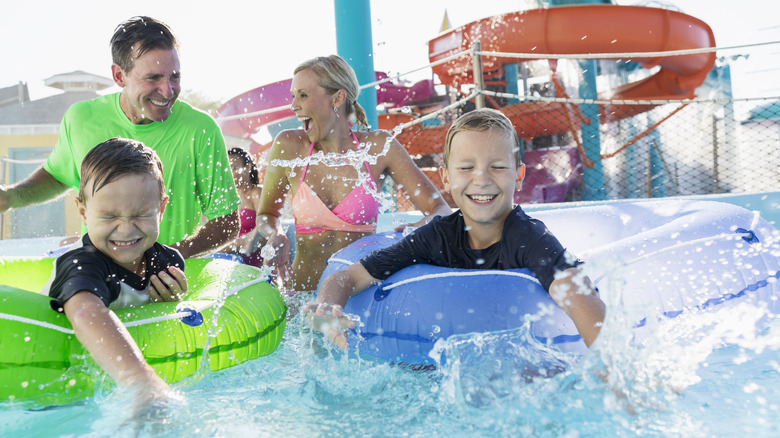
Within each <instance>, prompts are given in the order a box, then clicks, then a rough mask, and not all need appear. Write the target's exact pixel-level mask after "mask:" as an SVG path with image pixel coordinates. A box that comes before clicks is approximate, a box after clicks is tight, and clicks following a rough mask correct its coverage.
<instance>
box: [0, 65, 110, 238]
mask: <svg viewBox="0 0 780 438" xmlns="http://www.w3.org/2000/svg"><path fill="white" fill-rule="evenodd" d="M44 83H45V85H47V86H49V87H53V88H58V89H60V90H63V91H64V92H63V93H60V94H57V95H54V96H49V97H45V98H43V99H38V100H30V97H29V93H28V91H27V84H25V83H22V82H20V83H19V84H17V85H13V86H10V87H5V88H0V184H4V185H7V184H13V183H15V182H18V181H21V180H23V179H24V178H26V177H27V176H28V175H30V173H32V172H33V171H34V170H35V169H36V168H38V167H39V166H40V165H41V164H42V163H43V162H44V161H45V160H46V157H48V156H49V153H50V152H51V150H52V148H54V145H55V144H56V143H57V135H58V132H59V127H60V122H61V121H62V116H63V115H64V114H65V111H66V110H67V109H68V108H70V106H71V105H73V104H74V103H76V102H80V101H83V100H89V99H94V98H96V97H98V96H99V95H98V93H97V92H98V91H100V90H104V89H106V88H109V87H111V86H113V85H114V82H113V81H112V80H111V79H110V78H106V77H103V76H98V75H94V74H91V73H86V72H83V71H74V72H70V73H63V74H58V75H54V76H52V77H50V78H48V79H46V80H45V81H44ZM73 199H74V194H73V193H72V192H69V193H68V194H67V195H66V196H65V197H60V198H58V199H55V200H54V201H51V202H48V203H46V204H42V205H36V206H30V207H26V208H21V209H18V210H12V211H9V212H6V213H5V214H2V215H0V238H2V239H15V238H29V237H41V236H52V235H54V236H64V235H76V234H78V233H79V231H80V227H81V225H80V224H81V221H80V220H79V218H78V213H77V212H76V209H75V208H70V207H72V206H73V205H74V204H73V202H74V201H73Z"/></svg>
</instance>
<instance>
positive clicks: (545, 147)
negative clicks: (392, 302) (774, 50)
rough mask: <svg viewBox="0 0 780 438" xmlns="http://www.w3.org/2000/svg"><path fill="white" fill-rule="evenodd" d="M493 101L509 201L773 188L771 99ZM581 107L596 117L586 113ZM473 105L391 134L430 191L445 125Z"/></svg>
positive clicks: (775, 112) (779, 116) (776, 109)
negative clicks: (508, 145)
mask: <svg viewBox="0 0 780 438" xmlns="http://www.w3.org/2000/svg"><path fill="white" fill-rule="evenodd" d="M501 103H502V102H497V101H496V100H495V99H493V100H492V101H491V100H488V105H487V106H494V107H498V109H499V110H500V111H502V112H503V113H504V114H506V115H507V116H508V117H509V118H510V119H511V120H512V122H513V123H514V125H515V127H516V128H517V131H518V133H519V134H520V137H521V145H520V147H521V150H522V151H523V160H524V162H525V163H526V166H527V176H526V180H525V183H524V187H523V190H522V191H521V192H518V193H516V194H515V201H516V202H519V203H549V202H563V201H579V200H593V199H625V198H656V197H666V196H678V195H703V194H714V193H751V192H763V191H776V190H780V173H779V172H778V171H777V170H776V169H775V166H776V163H778V158H780V100H778V98H761V99H742V100H735V99H728V98H717V99H709V100H706V99H703V100H697V99H691V100H667V101H658V100H653V101H646V102H641V103H625V102H623V103H613V102H605V101H597V100H593V101H587V100H582V99H550V100H548V101H545V100H542V101H529V102H521V103H519V104H509V105H503V106H502V105H501ZM587 105H591V106H595V107H592V108H591V111H590V114H593V115H594V116H595V115H596V114H598V116H595V117H594V116H591V117H586V116H585V115H584V114H585V113H586V112H585V111H583V108H585V106H587ZM473 107H474V106H473V105H472V104H466V105H462V106H460V107H459V108H457V109H456V110H454V111H451V112H448V113H446V114H440V115H439V116H438V117H437V118H436V119H434V120H432V121H428V123H426V125H427V126H422V125H421V124H418V125H413V126H410V127H407V128H405V129H404V130H403V131H402V132H400V133H399V134H398V135H397V139H398V140H399V141H400V142H401V143H402V144H404V146H406V148H407V149H408V150H409V152H410V154H412V155H413V156H414V157H415V158H416V160H417V162H418V165H419V166H420V167H421V168H423V170H424V171H425V173H426V175H428V176H429V178H430V179H431V180H432V181H433V182H434V184H436V185H437V186H438V187H439V188H440V189H441V188H442V187H441V184H440V181H439V177H438V173H437V171H436V168H437V167H438V166H439V165H440V164H441V153H442V149H443V145H444V137H445V135H446V131H447V128H448V127H449V125H448V124H447V122H449V121H451V120H452V119H453V118H454V117H457V116H458V115H459V114H462V113H463V112H465V111H469V110H471V109H473ZM594 108H598V110H597V111H596V110H594ZM585 109H587V108H585ZM593 119H597V120H593ZM583 126H585V127H586V129H583ZM587 126H590V127H591V129H590V130H588V129H587ZM594 126H598V129H596V128H593V127H594ZM583 132H590V134H586V135H585V136H584V137H583ZM445 197H446V196H445ZM397 199H398V208H399V210H405V209H410V208H412V206H411V204H410V203H409V202H408V200H407V199H405V198H404V197H403V195H401V194H400V192H399V194H398V196H397Z"/></svg>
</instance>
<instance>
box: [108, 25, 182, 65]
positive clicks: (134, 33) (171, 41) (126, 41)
mask: <svg viewBox="0 0 780 438" xmlns="http://www.w3.org/2000/svg"><path fill="white" fill-rule="evenodd" d="M156 49H163V50H171V49H176V50H178V49H179V42H178V41H177V40H176V37H175V36H174V35H173V31H171V28H170V27H168V25H167V24H165V23H163V22H162V21H159V20H155V19H154V18H151V17H144V16H139V17H133V18H130V19H129V20H127V21H124V22H122V23H120V24H119V26H117V27H116V29H115V30H114V35H113V36H112V37H111V57H112V60H113V62H114V63H116V64H119V67H121V68H122V70H124V71H125V72H129V71H130V70H132V69H133V66H134V65H135V58H137V57H140V56H141V55H143V54H144V53H146V52H148V51H150V50H156ZM136 50H137V52H136Z"/></svg>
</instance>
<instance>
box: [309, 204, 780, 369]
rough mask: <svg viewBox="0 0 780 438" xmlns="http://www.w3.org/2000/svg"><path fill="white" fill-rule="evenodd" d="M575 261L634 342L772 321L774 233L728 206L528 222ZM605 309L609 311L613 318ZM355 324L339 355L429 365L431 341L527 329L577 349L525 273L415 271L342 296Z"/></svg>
mask: <svg viewBox="0 0 780 438" xmlns="http://www.w3.org/2000/svg"><path fill="white" fill-rule="evenodd" d="M533 216H534V217H538V218H539V219H541V220H542V221H544V222H545V224H546V225H547V226H548V228H550V230H551V231H552V232H553V233H554V234H555V235H556V236H558V238H559V239H560V240H561V242H562V243H564V245H565V246H567V247H568V249H569V250H570V251H572V252H573V253H574V254H576V255H578V256H580V257H581V258H583V259H584V260H585V261H586V264H585V265H584V269H585V272H586V274H587V275H588V276H589V277H590V278H591V280H593V281H594V282H596V285H597V287H598V288H599V291H600V294H601V296H602V299H603V300H604V301H605V302H606V303H607V304H608V310H607V311H608V312H609V311H610V304H611V303H613V304H614V303H619V307H620V310H621V312H624V313H626V315H627V317H628V318H631V319H632V320H633V321H635V322H636V323H635V328H634V330H635V339H636V341H637V342H641V341H642V339H643V337H645V336H647V333H645V332H644V331H643V328H644V327H645V326H646V322H647V321H648V318H671V317H676V316H678V315H680V314H682V313H684V312H686V311H707V310H712V309H718V308H722V307H724V306H729V305H735V304H739V303H752V304H754V305H762V306H765V307H766V308H767V310H768V311H769V312H770V313H771V312H776V311H778V310H780V304H778V299H777V298H778V297H779V296H780V290H779V288H780V286H779V285H778V284H779V283H780V281H778V279H779V278H780V260H778V256H777V254H780V246H779V245H778V239H780V236H779V235H778V234H779V233H778V232H777V230H775V229H774V227H772V226H771V225H770V224H768V223H767V222H766V221H764V220H763V219H761V218H760V217H759V216H758V214H757V213H755V212H751V211H748V210H745V209H743V208H741V207H737V206H734V205H730V204H725V203H718V202H693V201H678V200H663V201H658V202H655V201H647V202H639V203H623V204H613V205H602V206H593V207H577V208H567V209H560V210H549V211H543V212H537V213H535V214H534V215H533ZM399 239H401V234H400V233H386V234H377V235H373V236H367V237H365V238H363V239H361V240H358V241H357V242H355V243H353V244H352V245H350V246H348V247H346V248H344V249H343V250H341V251H339V252H337V253H336V254H334V255H333V256H332V257H331V258H330V259H329V261H328V266H327V268H326V269H325V272H324V274H323V277H322V278H325V277H327V276H328V275H330V274H332V273H334V272H337V271H339V270H341V269H343V268H345V267H346V266H348V265H350V264H352V263H355V262H357V261H358V260H360V259H361V258H362V257H364V256H365V255H367V254H369V253H370V252H371V251H374V250H376V249H380V248H384V247H387V246H389V245H392V244H393V243H395V242H397V241H398V240H399ZM617 307H618V306H614V307H613V308H617ZM344 311H345V312H347V313H351V314H354V315H357V316H359V317H360V320H361V322H362V326H361V327H360V328H359V330H360V333H359V335H360V336H357V333H355V332H353V333H350V348H351V349H353V350H356V351H358V352H359V353H361V354H363V353H365V354H368V355H371V356H374V357H378V358H382V359H386V360H390V361H395V362H408V363H430V362H432V359H431V358H430V357H428V353H429V352H430V351H431V349H432V348H433V344H434V343H435V342H436V341H437V340H439V339H446V338H448V337H450V336H452V335H461V334H467V333H473V332H482V333H484V332H497V331H502V330H511V329H517V328H519V327H522V326H524V325H528V328H529V332H530V334H531V335H532V336H533V337H534V338H535V339H536V340H537V341H539V342H541V343H543V344H546V345H549V346H552V347H555V348H557V349H559V350H561V351H563V352H566V353H575V354H582V353H584V352H585V351H586V350H587V347H586V346H585V344H584V343H583V342H582V340H581V338H580V336H579V333H578V332H577V330H576V328H575V327H574V324H573V322H572V321H571V320H570V319H569V317H568V316H567V315H566V314H565V313H564V312H563V311H562V310H561V309H560V308H559V307H558V306H557V305H556V304H555V302H554V301H553V300H552V299H551V298H550V296H549V295H548V294H547V292H546V291H545V290H544V289H543V288H542V287H541V285H540V284H539V282H538V281H537V280H536V278H535V277H534V276H533V275H532V274H531V273H530V272H529V271H528V270H526V269H516V270H508V271H483V270H461V269H449V268H442V267H436V266H429V265H416V266H411V267H408V268H406V269H403V270H401V271H399V272H397V273H395V274H394V275H392V276H391V277H390V278H388V279H387V280H385V281H384V282H382V283H381V284H379V285H376V286H372V287H370V288H369V289H367V290H365V291H364V292H362V293H360V294H358V295H356V296H354V297H352V298H351V299H350V301H349V302H348V303H347V305H346V307H345V309H344Z"/></svg>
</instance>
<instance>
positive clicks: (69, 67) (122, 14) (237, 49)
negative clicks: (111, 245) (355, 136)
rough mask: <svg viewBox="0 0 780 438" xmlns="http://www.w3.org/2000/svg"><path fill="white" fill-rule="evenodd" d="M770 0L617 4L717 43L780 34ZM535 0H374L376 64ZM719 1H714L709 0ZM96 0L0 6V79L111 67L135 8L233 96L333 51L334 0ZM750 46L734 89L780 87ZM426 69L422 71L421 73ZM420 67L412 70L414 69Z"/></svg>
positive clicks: (189, 68)
mask: <svg viewBox="0 0 780 438" xmlns="http://www.w3.org/2000/svg"><path fill="white" fill-rule="evenodd" d="M772 2H773V0H742V1H740V2H732V3H733V4H734V7H730V8H729V7H724V6H722V5H723V4H724V3H725V2H713V1H711V0H674V1H670V2H657V1H651V2H647V1H644V2H636V1H621V2H620V4H644V5H649V6H658V5H659V4H670V5H674V6H676V7H677V8H679V9H680V10H682V11H683V12H685V13H687V14H690V15H693V16H695V17H697V18H700V19H702V20H703V21H705V22H707V23H708V24H709V25H710V26H711V27H712V28H713V31H714V32H715V37H716V41H717V44H718V46H719V47H724V46H732V45H740V44H750V43H759V42H765V41H773V40H780V25H777V19H776V15H775V14H774V8H773V6H772ZM529 4H535V2H532V1H530V0H479V7H478V8H477V7H474V1H473V0H396V1H388V0H372V1H371V13H372V27H373V42H374V47H375V61H374V62H375V68H376V69H377V70H383V71H389V72H393V73H398V72H407V71H410V70H412V69H415V68H418V67H422V66H424V65H425V64H427V63H428V59H427V46H426V42H427V41H428V40H429V39H431V38H432V37H433V36H435V35H436V33H437V32H438V29H439V26H440V25H441V22H442V17H443V15H444V10H445V9H446V10H447V11H448V14H449V18H450V21H451V23H452V25H453V26H458V25H462V24H466V23H467V22H469V21H473V20H476V19H479V18H484V17H486V16H490V15H495V14H499V13H504V12H510V11H515V10H520V9H525V8H527V7H528V5H529ZM714 4H717V5H718V6H713V5H714ZM106 5H107V3H105V2H103V1H97V0H83V1H68V2H62V1H55V0H43V1H36V2H29V1H27V2H13V3H12V4H11V5H7V6H6V7H5V9H6V10H10V11H11V13H10V14H4V15H3V16H0V41H2V43H1V44H0V59H2V60H3V67H2V68H0V87H3V86H9V85H13V84H15V83H16V82H18V81H26V82H28V86H29V88H30V93H31V97H32V98H33V99H37V98H41V97H45V96H46V95H50V94H53V93H56V92H57V90H53V89H48V88H47V87H45V86H44V85H43V80H44V79H46V78H47V77H50V76H52V75H55V74H58V73H64V72H69V71H73V70H84V71H87V72H90V73H94V74H100V75H104V76H109V72H110V70H109V66H110V63H111V58H110V54H109V49H108V40H109V38H110V36H111V33H112V32H113V29H114V27H115V26H116V25H117V24H118V23H119V22H121V21H122V20H124V19H126V18H128V17H130V16H133V15H150V16H153V17H156V18H159V19H161V20H163V21H165V22H167V23H168V24H169V25H171V27H172V28H173V29H174V31H175V32H176V33H177V35H178V37H179V39H180V40H181V43H182V51H181V58H182V76H183V88H184V89H185V90H193V91H197V92H199V93H200V94H202V95H205V96H207V97H210V98H213V99H227V98H230V97H233V96H235V95H237V94H240V93H241V92H243V91H246V90H249V89H252V88H255V87H257V86H260V85H263V84H266V83H269V82H273V81H277V80H281V79H285V78H288V77H290V75H291V71H292V69H293V68H294V67H295V65H296V64H297V63H299V62H300V61H302V60H305V59H308V58H310V57H313V56H317V55H323V54H330V53H335V52H336V39H335V25H334V12H333V2H332V1H329V0H296V1H292V2H287V1H267V0H258V1H254V2H246V1H236V0H222V1H219V2H215V1H204V0H189V1H186V2H185V1H181V0H172V1H165V2H163V1H159V0H155V1H148V0H136V1H134V2H128V3H114V4H111V6H106ZM738 53H750V57H749V58H748V60H747V61H745V60H744V59H742V60H739V61H736V62H735V64H734V65H733V67H732V70H733V72H734V74H735V76H736V78H735V93H736V94H738V95H743V96H753V95H762V96H768V95H770V96H777V95H780V85H778V81H776V80H775V78H776V77H777V74H778V72H780V61H778V60H780V56H778V54H780V45H774V46H767V47H763V48H760V49H751V50H741V51H730V52H728V53H724V54H727V55H734V54H738ZM421 75H422V76H423V77H425V74H424V73H422V74H421ZM419 77H420V74H418V76H417V77H416V78H412V79H415V80H416V79H418V78H419Z"/></svg>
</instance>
